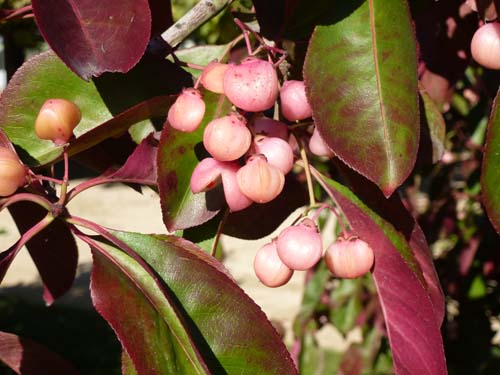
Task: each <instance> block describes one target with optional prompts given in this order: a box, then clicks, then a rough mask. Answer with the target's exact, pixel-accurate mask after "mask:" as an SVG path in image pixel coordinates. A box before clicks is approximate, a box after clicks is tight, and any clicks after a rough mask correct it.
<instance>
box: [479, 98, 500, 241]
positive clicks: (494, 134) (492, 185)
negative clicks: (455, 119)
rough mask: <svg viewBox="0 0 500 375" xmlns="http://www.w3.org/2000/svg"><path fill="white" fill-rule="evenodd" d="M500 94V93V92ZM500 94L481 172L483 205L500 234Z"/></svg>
mask: <svg viewBox="0 0 500 375" xmlns="http://www.w3.org/2000/svg"><path fill="white" fill-rule="evenodd" d="M499 93H500V91H499ZM499 93H497V96H496V98H495V102H494V103H493V107H492V109H491V117H490V122H489V124H488V133H487V136H486V145H485V147H484V158H483V165H482V170H481V188H482V198H483V204H484V207H485V208H486V212H487V214H488V217H489V218H490V221H491V223H492V224H493V226H494V227H495V230H496V231H497V232H498V233H500V168H499V166H500V106H499V103H498V101H499Z"/></svg>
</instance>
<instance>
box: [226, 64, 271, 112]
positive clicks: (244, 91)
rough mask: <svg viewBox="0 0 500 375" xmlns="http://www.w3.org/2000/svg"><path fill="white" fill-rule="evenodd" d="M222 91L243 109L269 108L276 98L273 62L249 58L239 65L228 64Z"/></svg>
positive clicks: (253, 110) (260, 109) (257, 109)
mask: <svg viewBox="0 0 500 375" xmlns="http://www.w3.org/2000/svg"><path fill="white" fill-rule="evenodd" d="M224 93H225V94H226V96H227V98H228V99H229V100H230V101H231V103H233V104H234V105H235V106H236V107H238V108H241V109H243V110H245V111H249V112H259V111H264V110H266V109H268V108H271V107H272V106H273V105H274V103H275V102H276V99H277V98H278V75H277V74H276V70H275V69H274V66H273V64H271V63H270V62H268V61H265V60H259V59H255V58H249V59H246V60H244V61H243V62H242V63H241V64H240V65H230V66H229V68H228V69H227V71H226V73H225V74H224Z"/></svg>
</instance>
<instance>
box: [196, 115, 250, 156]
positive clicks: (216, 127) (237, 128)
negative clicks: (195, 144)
mask: <svg viewBox="0 0 500 375" xmlns="http://www.w3.org/2000/svg"><path fill="white" fill-rule="evenodd" d="M251 143H252V133H250V130H248V128H247V126H246V122H245V119H244V118H243V117H242V116H240V115H238V114H236V113H231V114H229V115H228V116H224V117H221V118H218V119H215V120H212V121H210V122H209V123H208V124H207V126H206V128H205V131H204V132H203V145H204V146H205V148H206V149H207V151H208V152H209V153H210V155H212V156H213V157H214V158H215V159H217V160H219V161H232V160H236V159H238V158H240V157H241V156H243V155H244V154H245V153H246V152H247V151H248V149H249V148H250V144H251Z"/></svg>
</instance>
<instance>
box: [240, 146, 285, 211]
mask: <svg viewBox="0 0 500 375" xmlns="http://www.w3.org/2000/svg"><path fill="white" fill-rule="evenodd" d="M236 178H237V180H238V186H239V187H240V189H241V191H242V192H243V194H245V195H246V196H247V197H248V198H250V199H251V200H252V201H254V202H257V203H267V202H270V201H272V200H273V199H274V198H276V197H277V196H278V195H279V194H280V193H281V191H282V190H283V186H284V185H285V176H284V175H283V173H282V172H281V171H280V170H279V169H278V168H276V167H275V166H273V165H270V164H269V163H268V162H267V161H266V157H265V156H263V155H261V154H256V155H252V156H251V157H250V158H249V159H248V160H247V163H246V164H245V166H243V167H241V168H240V169H239V171H238V173H237V174H236Z"/></svg>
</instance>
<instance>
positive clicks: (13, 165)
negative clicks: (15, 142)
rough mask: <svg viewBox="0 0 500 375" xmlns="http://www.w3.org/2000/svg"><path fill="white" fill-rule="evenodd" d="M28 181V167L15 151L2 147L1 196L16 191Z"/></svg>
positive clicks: (0, 162)
mask: <svg viewBox="0 0 500 375" xmlns="http://www.w3.org/2000/svg"><path fill="white" fill-rule="evenodd" d="M25 182H26V168H25V166H24V165H23V164H21V162H20V160H19V158H18V157H17V155H16V154H15V152H14V151H12V150H11V149H9V148H7V147H0V197H7V196H9V195H12V194H14V193H15V192H16V190H17V189H18V188H19V187H21V186H23V185H24V183H25Z"/></svg>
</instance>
